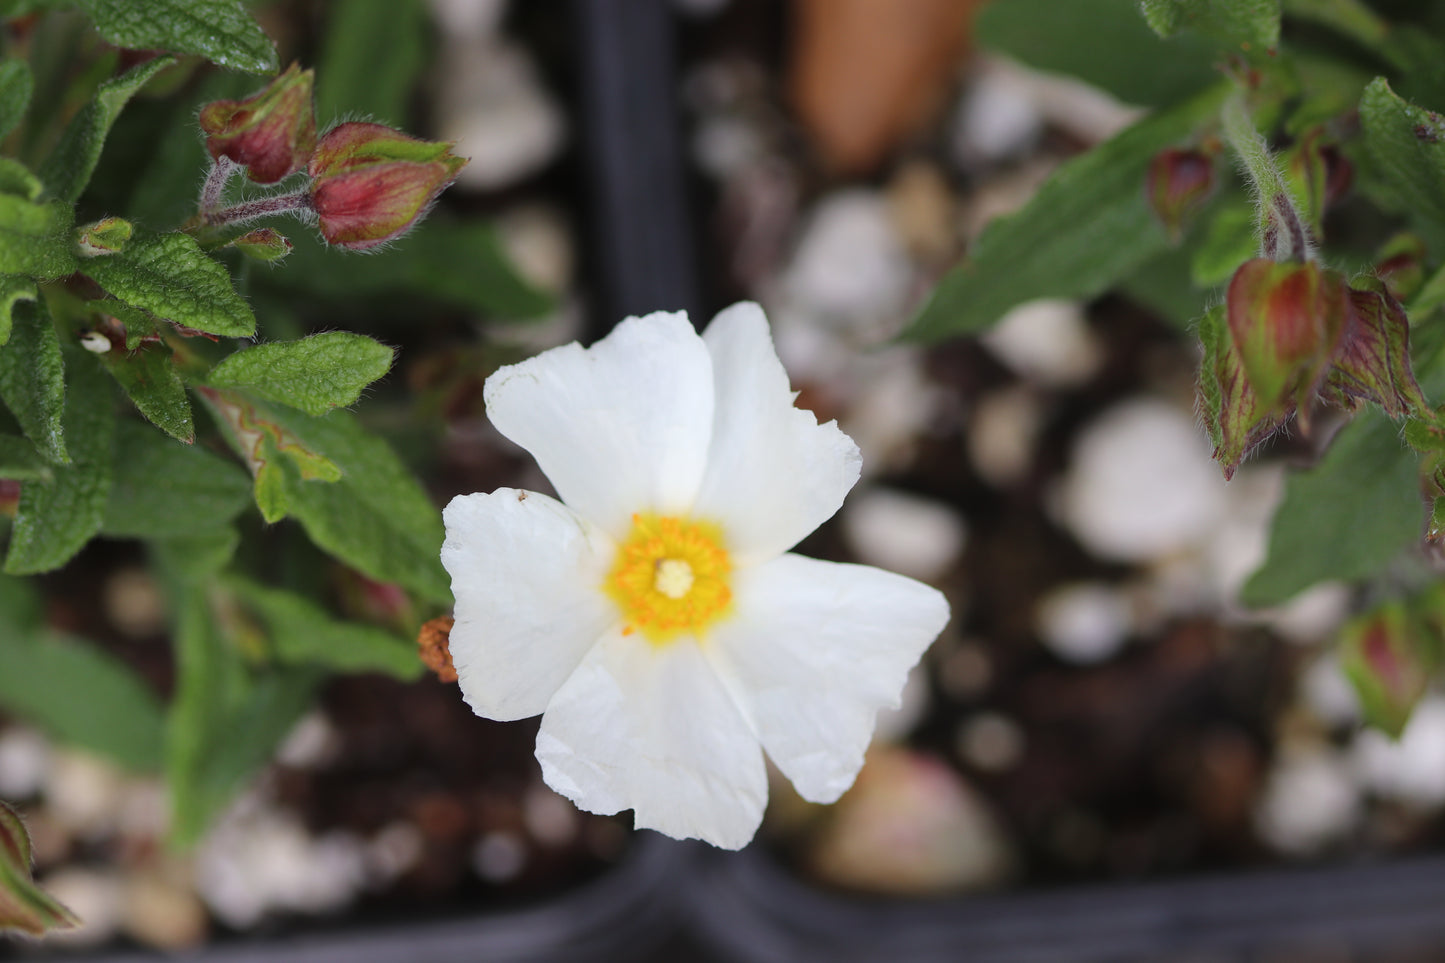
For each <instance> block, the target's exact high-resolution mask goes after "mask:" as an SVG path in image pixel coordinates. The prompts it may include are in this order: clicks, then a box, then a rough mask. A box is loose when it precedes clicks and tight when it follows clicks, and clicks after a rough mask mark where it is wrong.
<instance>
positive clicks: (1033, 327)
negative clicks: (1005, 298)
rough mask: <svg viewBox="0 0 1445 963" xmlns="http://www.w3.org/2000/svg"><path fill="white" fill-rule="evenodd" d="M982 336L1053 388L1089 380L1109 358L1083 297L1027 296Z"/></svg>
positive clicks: (1018, 369) (1005, 358) (1026, 374)
mask: <svg viewBox="0 0 1445 963" xmlns="http://www.w3.org/2000/svg"><path fill="white" fill-rule="evenodd" d="M979 340H981V341H982V342H983V343H984V345H985V346H986V347H987V348H988V349H989V350H990V351H992V352H993V353H994V354H995V355H997V356H998V357H999V359H1000V360H1002V361H1003V363H1004V364H1006V365H1008V366H1009V367H1010V368H1012V369H1013V370H1014V371H1015V372H1017V373H1018V374H1019V375H1021V376H1023V377H1025V378H1028V379H1029V380H1030V381H1033V382H1035V383H1036V384H1040V385H1043V386H1045V387H1048V388H1071V387H1075V386H1077V385H1080V384H1083V383H1084V382H1085V381H1088V380H1089V379H1090V378H1091V377H1093V376H1094V373H1095V372H1097V371H1098V370H1099V365H1101V364H1102V363H1103V360H1104V352H1103V349H1102V348H1101V347H1100V346H1099V339H1098V337H1097V336H1096V335H1095V334H1094V331H1093V329H1092V328H1090V327H1089V324H1088V321H1087V320H1085V318H1084V308H1083V305H1081V304H1080V303H1079V302H1077V301H1064V300H1058V299H1051V298H1050V299H1043V300H1038V301H1027V302H1025V303H1023V304H1020V305H1019V306H1018V307H1016V308H1014V309H1013V310H1012V311H1009V312H1008V313H1007V314H1005V315H1004V316H1003V317H1002V318H1000V319H999V322H998V323H997V324H996V325H994V326H993V327H992V328H990V329H989V330H988V332H987V333H985V334H984V335H983V336H982V338H980V339H979Z"/></svg>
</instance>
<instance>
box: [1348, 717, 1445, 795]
mask: <svg viewBox="0 0 1445 963" xmlns="http://www.w3.org/2000/svg"><path fill="white" fill-rule="evenodd" d="M1354 757H1355V762H1356V766H1357V768H1358V771H1359V773H1360V777H1361V779H1363V780H1364V782H1365V783H1366V784H1367V785H1368V786H1369V787H1370V788H1372V789H1373V790H1374V791H1375V792H1377V793H1379V794H1380V795H1382V796H1388V797H1390V798H1392V799H1399V800H1402V801H1404V802H1408V803H1412V804H1414V805H1417V806H1421V807H1435V806H1439V805H1441V804H1442V803H1445V697H1442V696H1438V695H1434V696H1429V697H1427V698H1425V699H1423V700H1422V701H1421V702H1420V704H1419V705H1418V706H1416V707H1415V713H1414V715H1413V716H1411V717H1410V722H1409V724H1408V725H1406V727H1405V731H1404V732H1403V733H1401V735H1400V740H1399V741H1398V742H1395V741H1393V740H1392V739H1390V737H1389V736H1387V735H1385V734H1384V733H1382V732H1379V731H1378V730H1375V729H1365V730H1363V731H1361V732H1360V734H1359V735H1358V736H1357V737H1356V738H1355V744H1354Z"/></svg>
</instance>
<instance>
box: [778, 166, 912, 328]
mask: <svg viewBox="0 0 1445 963" xmlns="http://www.w3.org/2000/svg"><path fill="white" fill-rule="evenodd" d="M912 272H913V269H912V265H911V262H910V260H909V257H908V253H907V251H906V250H904V247H903V242H902V240H901V239H900V238H899V237H898V234H897V231H896V230H895V228H894V225H893V219H892V215H891V213H890V210H889V205H888V201H887V200H886V198H884V197H883V196H882V195H881V194H879V193H877V192H874V191H868V190H863V189H861V188H850V189H847V190H841V191H835V192H834V193H832V194H829V195H827V196H826V197H824V198H823V199H822V200H820V201H819V202H818V203H817V204H816V205H815V206H814V208H813V212H812V214H811V216H810V217H809V218H808V221H807V223H806V225H805V226H804V228H803V232H802V235H801V237H800V238H799V240H798V244H797V247H796V249H795V250H794V253H793V257H792V260H791V262H790V263H789V264H788V266H787V268H786V269H785V270H784V273H783V276H782V279H781V283H782V287H783V290H784V291H785V292H786V293H787V295H788V296H789V297H790V298H791V299H792V300H793V301H794V302H795V303H796V304H797V305H798V306H799V307H800V308H802V309H804V310H807V311H809V312H811V313H813V314H815V315H817V316H818V317H819V318H820V319H821V320H824V321H828V322H831V323H834V324H837V325H839V326H841V327H844V328H854V327H857V326H860V325H862V326H865V327H867V326H876V325H879V324H882V323H888V322H893V321H896V320H898V317H897V316H898V315H899V313H900V311H901V310H902V307H903V303H904V301H905V299H906V298H907V297H908V293H909V287H910V285H911V282H912Z"/></svg>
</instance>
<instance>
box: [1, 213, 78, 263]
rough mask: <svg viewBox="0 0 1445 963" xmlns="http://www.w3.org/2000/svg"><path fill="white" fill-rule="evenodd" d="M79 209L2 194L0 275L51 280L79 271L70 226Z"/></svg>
mask: <svg viewBox="0 0 1445 963" xmlns="http://www.w3.org/2000/svg"><path fill="white" fill-rule="evenodd" d="M74 219H75V211H74V209H73V208H71V206H70V205H69V204H66V203H63V202H61V201H49V202H46V203H40V202H36V201H30V200H26V199H25V198H23V197H18V196H16V195H14V194H5V193H0V274H24V275H29V276H30V277H35V278H40V279H42V280H49V279H51V278H58V277H63V276H65V275H67V274H70V273H71V272H72V271H74V270H75V267H76V262H75V253H74V250H73V248H74V245H73V244H72V242H71V239H70V227H71V224H72V223H73V222H74Z"/></svg>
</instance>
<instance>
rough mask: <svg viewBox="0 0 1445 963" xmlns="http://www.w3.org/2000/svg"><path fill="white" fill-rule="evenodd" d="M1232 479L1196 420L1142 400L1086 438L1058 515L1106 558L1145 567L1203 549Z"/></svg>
mask: <svg viewBox="0 0 1445 963" xmlns="http://www.w3.org/2000/svg"><path fill="white" fill-rule="evenodd" d="M1225 484H1226V483H1225V481H1224V479H1223V477H1222V476H1221V475H1220V473H1219V468H1218V466H1216V465H1215V464H1214V460H1213V458H1212V456H1211V454H1210V448H1209V444H1208V442H1207V441H1206V440H1205V438H1204V434H1203V432H1202V431H1201V430H1200V429H1199V428H1198V427H1197V426H1196V425H1195V423H1194V419H1193V417H1192V416H1190V415H1187V414H1185V413H1184V412H1182V411H1180V410H1178V409H1177V408H1175V407H1173V406H1172V405H1169V404H1167V403H1165V402H1162V401H1158V400H1155V399H1151V398H1138V399H1135V400H1132V401H1126V402H1124V403H1122V404H1119V405H1116V406H1115V407H1113V408H1111V409H1109V410H1108V411H1106V412H1104V413H1103V414H1102V415H1100V416H1099V417H1098V418H1097V419H1096V420H1095V421H1093V422H1092V423H1091V424H1089V425H1088V426H1087V427H1086V428H1085V429H1084V430H1083V431H1082V432H1081V433H1080V435H1079V437H1078V439H1077V441H1076V442H1075V445H1074V449H1073V459H1072V463H1071V464H1070V466H1069V470H1068V473H1067V475H1066V476H1065V478H1064V480H1063V487H1062V489H1061V491H1060V498H1059V506H1058V508H1059V513H1060V515H1061V516H1062V517H1061V519H1060V521H1062V522H1063V523H1064V524H1065V525H1066V526H1067V527H1068V528H1069V530H1070V531H1071V532H1072V533H1073V534H1074V536H1075V537H1076V538H1078V540H1079V541H1080V542H1081V543H1082V544H1083V545H1084V547H1086V548H1088V549H1089V550H1090V551H1091V552H1093V553H1094V554H1095V555H1097V556H1099V557H1100V558H1105V559H1110V560H1115V561H1124V562H1142V561H1149V560H1151V559H1156V558H1161V557H1163V556H1166V555H1169V554H1171V553H1174V552H1178V551H1185V550H1189V549H1193V548H1197V547H1199V546H1200V545H1201V544H1202V543H1203V542H1205V541H1206V540H1207V539H1208V538H1209V537H1210V536H1212V535H1213V534H1214V529H1215V527H1216V526H1217V525H1218V522H1219V519H1220V517H1221V515H1222V513H1223V511H1224V506H1225V494H1224V492H1225Z"/></svg>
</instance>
